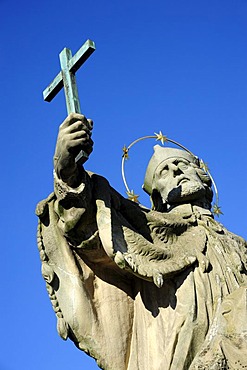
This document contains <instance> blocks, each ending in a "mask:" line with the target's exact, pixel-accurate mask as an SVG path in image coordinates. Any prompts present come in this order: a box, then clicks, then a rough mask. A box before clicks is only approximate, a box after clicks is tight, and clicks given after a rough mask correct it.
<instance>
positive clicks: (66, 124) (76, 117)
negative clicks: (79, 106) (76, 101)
mask: <svg viewBox="0 0 247 370" xmlns="http://www.w3.org/2000/svg"><path fill="white" fill-rule="evenodd" d="M76 121H81V122H82V123H85V124H86V125H87V119H86V117H85V116H84V115H83V114H80V113H70V115H69V116H68V117H67V118H66V119H65V120H64V121H63V123H62V124H61V125H60V128H62V129H63V128H66V127H69V126H71V125H72V124H73V123H75V122H76Z"/></svg>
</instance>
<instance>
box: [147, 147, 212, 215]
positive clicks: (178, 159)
mask: <svg viewBox="0 0 247 370" xmlns="http://www.w3.org/2000/svg"><path fill="white" fill-rule="evenodd" d="M143 189H144V190H145V191H146V192H147V193H148V194H149V195H150V196H151V199H152V203H153V207H154V209H156V210H158V211H166V210H167V209H168V208H169V207H171V206H176V205H179V204H182V203H193V204H198V205H200V206H202V207H204V208H207V209H210V208H211V201H212V197H213V192H212V189H211V179H210V177H209V176H208V175H207V174H206V173H205V172H204V170H203V169H201V168H200V166H199V160H198V158H197V157H195V156H194V155H193V154H192V153H189V152H187V151H185V150H181V149H175V148H164V147H161V146H159V145H155V147H154V154H153V156H152V157H151V159H150V162H149V164H148V167H147V170H146V175H145V180H144V185H143Z"/></svg>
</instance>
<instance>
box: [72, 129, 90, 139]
mask: <svg viewBox="0 0 247 370" xmlns="http://www.w3.org/2000/svg"><path fill="white" fill-rule="evenodd" d="M67 139H68V141H70V140H76V139H84V140H89V139H90V135H89V134H88V133H87V132H86V131H84V130H81V131H77V132H72V133H70V134H69V135H68V136H67Z"/></svg>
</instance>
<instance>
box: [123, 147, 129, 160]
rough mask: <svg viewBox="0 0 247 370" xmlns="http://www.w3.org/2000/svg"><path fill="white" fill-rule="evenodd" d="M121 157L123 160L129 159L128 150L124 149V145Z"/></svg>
mask: <svg viewBox="0 0 247 370" xmlns="http://www.w3.org/2000/svg"><path fill="white" fill-rule="evenodd" d="M123 157H124V158H125V159H128V158H129V149H128V148H126V146H125V145H124V147H123Z"/></svg>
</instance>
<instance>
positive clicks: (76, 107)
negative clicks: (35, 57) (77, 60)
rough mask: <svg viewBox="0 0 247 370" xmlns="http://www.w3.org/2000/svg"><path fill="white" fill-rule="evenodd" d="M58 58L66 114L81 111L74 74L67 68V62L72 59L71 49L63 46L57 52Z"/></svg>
mask: <svg viewBox="0 0 247 370" xmlns="http://www.w3.org/2000/svg"><path fill="white" fill-rule="evenodd" d="M59 58H60V64H61V69H62V79H63V87H64V92H65V100H66V106H67V112H68V114H70V113H81V108H80V101H79V96H78V90H77V85H76V78H75V74H74V73H73V72H72V71H70V70H69V62H70V60H71V59H72V53H71V50H70V49H67V48H64V49H63V51H62V52H61V53H60V54H59Z"/></svg>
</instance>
